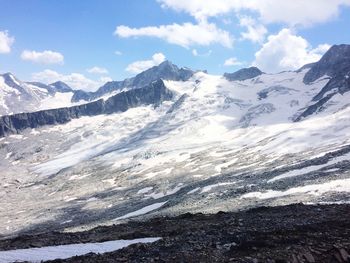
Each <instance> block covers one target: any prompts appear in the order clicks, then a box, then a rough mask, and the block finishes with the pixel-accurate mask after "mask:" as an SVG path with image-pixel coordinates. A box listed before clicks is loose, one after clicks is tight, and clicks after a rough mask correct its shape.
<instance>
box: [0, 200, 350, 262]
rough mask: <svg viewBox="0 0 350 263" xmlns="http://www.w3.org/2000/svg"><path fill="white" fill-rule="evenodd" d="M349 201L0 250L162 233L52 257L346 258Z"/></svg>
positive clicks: (181, 220)
mask: <svg viewBox="0 0 350 263" xmlns="http://www.w3.org/2000/svg"><path fill="white" fill-rule="evenodd" d="M349 216H350V205H347V204H342V205H311V206H308V205H302V204H295V205H288V206H279V207H260V208H255V209H251V210H247V211H242V212H235V213H233V212H231V213H226V212H219V213H217V214H201V213H198V214H190V213H187V214H183V215H180V216H177V217H159V218H153V219H150V220H147V221H130V222H128V223H126V224H121V225H113V226H103V227H97V228H95V229H92V230H89V231H85V232H76V233H60V232H50V233H43V234H39V235H24V236H19V237H17V238H14V239H7V240H0V250H10V249H16V248H29V247H42V246H48V245H61V244H71V243H84V242H102V241H107V240H117V239H134V238H142V237H155V236H160V237H162V239H161V240H160V241H157V242H155V243H152V244H135V245H131V246H129V247H127V248H124V249H121V250H118V251H115V252H111V253H106V254H102V255H95V254H88V255H85V256H80V257H74V258H71V259H67V260H55V261H51V262H56V263H58V262H276V263H277V262H295V263H297V262H350V256H349V253H350V221H349V218H350V217H349Z"/></svg>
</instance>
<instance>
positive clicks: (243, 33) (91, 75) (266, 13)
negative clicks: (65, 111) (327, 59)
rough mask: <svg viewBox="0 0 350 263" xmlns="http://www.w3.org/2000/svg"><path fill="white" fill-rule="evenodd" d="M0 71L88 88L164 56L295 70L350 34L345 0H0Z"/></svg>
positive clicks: (217, 67) (204, 64) (200, 65)
mask: <svg viewBox="0 0 350 263" xmlns="http://www.w3.org/2000/svg"><path fill="white" fill-rule="evenodd" d="M0 6H1V10H0V12H1V15H0V72H2V73H3V72H8V71H10V72H12V73H14V74H15V75H16V76H18V78H20V79H22V80H28V81H29V80H37V81H43V82H51V81H55V80H57V79H62V80H63V81H66V82H68V84H70V85H72V86H73V87H75V88H84V89H87V90H94V89H96V88H97V87H98V86H99V85H102V84H103V83H104V82H105V81H107V80H110V79H114V80H120V79H124V78H126V77H130V76H133V75H135V74H136V73H137V72H139V71H141V70H143V69H146V68H147V67H150V66H152V65H156V64H159V63H160V62H161V61H163V60H164V59H168V60H170V61H172V62H173V63H175V64H177V65H179V66H187V67H190V68H193V69H207V70H208V71H209V73H212V74H222V73H224V72H233V71H235V70H237V69H239V68H242V67H247V66H250V65H256V66H258V67H260V68H261V69H262V70H264V71H266V72H278V71H282V70H293V69H296V68H298V67H300V66H301V65H303V64H305V63H308V62H311V61H313V60H317V59H318V58H319V57H320V56H321V55H322V54H323V53H324V52H325V51H326V50H327V49H328V48H329V46H330V45H333V44H340V43H350V32H349V25H350V0H332V1H329V0H308V1H305V0H294V1H287V0H286V1H280V0H244V1H243V0H241V1H240V0H215V1H201V0H158V1H157V0H143V1H140V0H128V1H117V0H103V1H101V0H100V1H97V0H84V1H78V0H50V1H46V0H0Z"/></svg>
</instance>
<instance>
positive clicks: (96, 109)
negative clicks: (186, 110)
mask: <svg viewBox="0 0 350 263" xmlns="http://www.w3.org/2000/svg"><path fill="white" fill-rule="evenodd" d="M172 98H173V93H172V92H171V91H169V90H168V89H167V88H166V87H165V85H164V83H163V81H162V80H158V81H155V82H153V83H151V84H150V85H148V86H146V87H143V88H140V89H134V90H130V91H127V92H121V93H119V94H117V95H115V96H113V97H111V98H109V99H108V100H106V101H104V100H102V99H101V100H98V101H94V102H91V103H87V104H83V105H79V106H74V107H69V108H60V109H53V110H43V111H38V112H33V113H20V114H14V115H8V116H2V117H1V118H0V137H3V136H6V135H8V134H15V133H19V132H20V131H21V130H24V129H26V128H36V127H39V126H43V125H52V124H57V123H58V124H62V123H67V122H69V121H70V120H71V119H75V118H79V117H81V116H95V115H99V114H111V113H115V112H123V111H126V110H128V109H129V108H133V107H137V106H140V105H149V104H156V105H157V104H159V103H161V102H162V101H165V100H170V99H172Z"/></svg>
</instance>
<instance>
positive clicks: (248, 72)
mask: <svg viewBox="0 0 350 263" xmlns="http://www.w3.org/2000/svg"><path fill="white" fill-rule="evenodd" d="M261 74H263V72H262V71H261V70H260V69H258V68H257V67H250V68H243V69H240V70H238V71H236V72H234V73H225V74H224V77H225V78H226V79H227V80H229V81H236V80H239V81H242V80H247V79H252V78H255V77H257V76H260V75H261Z"/></svg>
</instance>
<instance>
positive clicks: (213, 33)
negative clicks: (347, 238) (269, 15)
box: [114, 22, 233, 48]
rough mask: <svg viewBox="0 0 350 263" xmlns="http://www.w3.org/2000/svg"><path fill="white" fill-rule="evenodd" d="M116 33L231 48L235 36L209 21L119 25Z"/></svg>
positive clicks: (120, 35)
mask: <svg viewBox="0 0 350 263" xmlns="http://www.w3.org/2000/svg"><path fill="white" fill-rule="evenodd" d="M114 34H115V35H117V36H119V37H123V38H129V37H156V38H160V39H163V40H165V41H167V42H168V43H171V44H176V45H179V46H182V47H185V48H189V47H190V46H193V45H201V46H208V45H210V44H220V45H222V46H224V47H229V48H230V47H232V45H233V38H232V36H231V35H230V33H229V32H227V31H225V30H222V29H220V28H217V26H216V25H215V24H213V23H207V22H200V23H198V24H192V23H184V24H182V25H180V24H176V23H175V24H172V25H161V26H158V27H157V26H149V27H141V28H130V27H128V26H118V27H117V28H116V30H115V32H114Z"/></svg>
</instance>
